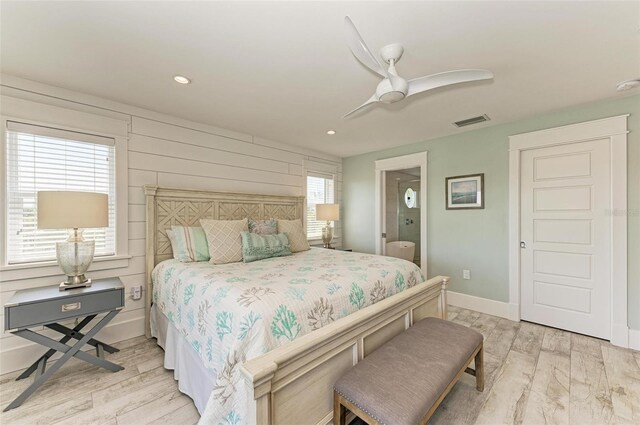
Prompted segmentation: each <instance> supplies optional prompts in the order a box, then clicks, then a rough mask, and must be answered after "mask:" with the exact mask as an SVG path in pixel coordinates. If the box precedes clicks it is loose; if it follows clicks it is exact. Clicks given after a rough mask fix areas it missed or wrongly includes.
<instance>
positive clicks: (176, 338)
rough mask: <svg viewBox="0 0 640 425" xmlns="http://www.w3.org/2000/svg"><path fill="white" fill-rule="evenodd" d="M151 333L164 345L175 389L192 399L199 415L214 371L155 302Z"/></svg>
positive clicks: (152, 312)
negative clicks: (159, 309) (175, 383)
mask: <svg viewBox="0 0 640 425" xmlns="http://www.w3.org/2000/svg"><path fill="white" fill-rule="evenodd" d="M150 319H151V320H150V321H151V336H153V337H155V338H157V340H158V345H159V346H160V347H162V348H163V349H164V367H165V368H166V369H171V370H173V377H174V378H175V379H176V380H177V381H178V389H180V391H181V392H183V393H184V394H186V395H188V396H189V397H191V398H192V399H193V402H194V403H195V405H196V409H198V413H200V415H202V413H203V412H204V409H205V407H206V406H207V402H208V401H209V396H210V395H211V391H212V390H213V385H214V376H213V372H212V371H210V370H209V369H207V368H205V367H204V365H203V364H202V360H201V359H200V357H199V356H198V354H197V353H196V352H195V351H194V349H193V348H192V347H191V345H190V344H189V343H188V342H187V341H186V339H185V337H184V335H182V334H181V333H180V332H178V331H177V330H176V328H175V327H174V326H173V325H172V324H171V322H170V321H169V320H168V319H167V317H166V316H165V315H164V314H162V313H161V312H160V311H158V309H157V308H156V306H155V305H153V306H152V307H151V317H150Z"/></svg>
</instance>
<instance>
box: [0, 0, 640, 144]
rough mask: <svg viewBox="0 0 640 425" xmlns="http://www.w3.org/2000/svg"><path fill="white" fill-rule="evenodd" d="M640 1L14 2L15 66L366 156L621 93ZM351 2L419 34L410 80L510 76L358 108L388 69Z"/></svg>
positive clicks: (5, 9)
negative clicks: (379, 68)
mask: <svg viewBox="0 0 640 425" xmlns="http://www.w3.org/2000/svg"><path fill="white" fill-rule="evenodd" d="M639 5H640V3H639V2H637V1H632V2H455V3H454V2H353V3H351V2H313V3H311V2H298V3H291V2H279V3H275V2H259V3H248V2H215V3H214V2H156V3H153V2H44V3H38V2H7V1H3V2H2V3H1V6H0V7H1V10H0V13H1V22H0V23H1V33H0V35H1V37H0V39H1V41H0V48H1V50H0V54H1V64H0V69H1V71H2V72H3V73H7V74H11V75H15V76H19V77H23V78H28V79H32V80H36V81H40V82H43V83H48V84H51V85H55V86H60V87H64V88H68V89H72V90H77V91H80V92H84V93H88V94H93V95H96V96H101V97H104V98H108V99H112V100H116V101H120V102H124V103H128V104H131V105H136V106H141V107H144V108H148V109H151V110H155V111H158V112H164V113H167V114H171V115H175V116H178V117H182V118H187V119H190V120H193V121H198V122H202V123H207V124H211V125H215V126H218V127H223V128H228V129H231V130H237V131H241V132H245V133H249V134H253V135H256V136H261V137H264V138H267V139H272V140H276V141H281V142H285V143H289V144H295V145H300V146H305V147H309V148H313V149H316V150H321V151H324V152H327V153H332V154H335V155H339V156H350V155H354V154H359V153H363V152H368V151H374V150H378V149H382V148H388V147H392V146H399V145H403V144H407V143H413V142H418V141H421V140H425V139H429V138H433V137H437V136H442V135H447V134H453V133H456V132H461V131H462V130H459V129H456V128H455V127H453V125H452V124H451V123H452V122H453V121H457V120H460V119H465V118H469V117H473V116H476V115H480V114H488V115H489V116H490V117H491V119H492V121H491V122H490V123H488V124H481V125H485V126H486V125H493V124H497V123H504V122H508V121H513V120H516V119H520V118H524V117H527V116H532V115H536V114H539V113H543V112H547V111H552V110H555V109H558V108H562V107H566V106H570V105H575V104H580V103H585V102H590V101H593V100H597V99H602V98H607V97H613V96H620V94H617V93H616V92H615V85H616V83H618V82H619V81H622V80H626V79H630V78H637V77H640V33H639V29H640V24H639V22H638V18H639V16H640V7H639ZM345 15H349V16H351V18H352V19H353V20H354V22H355V23H356V25H357V26H358V28H359V29H360V32H361V33H362V34H363V36H364V38H365V40H366V41H367V43H368V44H369V46H370V47H371V48H372V49H373V50H377V49H378V48H380V47H381V46H383V45H385V44H389V43H392V42H398V43H401V44H403V45H404V47H405V53H404V56H403V57H402V60H401V61H400V62H399V64H398V67H397V68H398V71H399V73H400V75H402V76H404V77H405V78H407V79H410V78H415V77H420V76H423V75H427V74H432V73H436V72H441V71H446V70H451V69H460V68H486V69H489V70H491V71H493V72H494V74H495V80H494V81H493V82H483V83H471V84H467V85H465V86H458V87H451V88H447V89H440V90H437V91H435V92H433V93H431V94H423V95H418V96H414V97H411V98H410V99H408V100H407V101H406V102H400V103H397V104H394V105H385V106H381V107H374V108H372V109H370V110H367V111H365V112H364V113H360V114H358V115H356V116H354V117H353V118H350V119H347V120H343V119H342V115H343V114H345V113H346V112H348V111H350V110H351V109H353V108H354V107H356V106H357V105H360V104H361V103H362V102H364V101H365V100H366V99H368V98H369V97H370V95H371V94H372V93H373V91H374V89H375V86H376V84H377V83H378V81H379V80H378V77H377V76H376V75H375V74H373V73H372V72H370V71H368V70H367V69H365V68H364V67H363V66H362V65H361V64H360V63H359V62H358V61H357V60H356V59H355V58H354V57H353V56H352V55H351V53H350V52H349V50H348V47H347V44H346V42H345V37H344V30H343V18H344V16H345ZM178 73H179V74H184V75H186V76H188V77H190V78H191V79H192V80H193V84H191V85H189V86H180V85H178V84H176V83H174V82H173V80H172V78H171V77H172V76H173V75H174V74H178ZM478 127H479V126H477V127H471V128H478ZM329 129H335V130H336V131H337V134H336V135H335V136H327V135H326V131H327V130H329Z"/></svg>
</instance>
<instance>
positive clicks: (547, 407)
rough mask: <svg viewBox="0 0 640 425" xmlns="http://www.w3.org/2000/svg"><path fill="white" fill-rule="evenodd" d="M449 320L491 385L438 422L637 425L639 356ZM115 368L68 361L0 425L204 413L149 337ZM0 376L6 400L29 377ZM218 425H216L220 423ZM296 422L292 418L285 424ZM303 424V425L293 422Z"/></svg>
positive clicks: (465, 383)
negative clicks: (471, 332)
mask: <svg viewBox="0 0 640 425" xmlns="http://www.w3.org/2000/svg"><path fill="white" fill-rule="evenodd" d="M449 318H450V319H451V320H453V321H454V322H457V323H461V324H463V325H466V326H470V327H471V328H474V329H476V330H478V331H479V332H481V333H482V334H483V335H484V337H485V343H484V346H485V370H486V372H485V373H486V376H485V391H484V392H483V393H479V392H477V391H476V390H475V381H474V378H473V377H471V376H469V375H466V374H465V375H464V376H463V377H462V379H461V380H460V382H459V383H458V384H457V385H456V386H455V387H454V389H453V390H452V391H451V393H450V394H449V395H448V396H447V398H446V399H445V401H444V402H443V404H442V405H441V406H440V408H439V409H438V411H437V412H436V414H435V416H434V417H433V419H432V421H431V423H432V424H453V425H460V424H469V425H471V424H492V425H494V424H533V425H538V424H576V425H586V424H594V425H601V424H640V352H638V351H632V350H626V349H620V348H617V347H614V346H612V345H611V344H609V343H608V342H606V341H601V340H598V339H594V338H589V337H586V336H582V335H577V334H573V333H570V332H565V331H560V330H556V329H552V328H547V327H544V326H539V325H534V324H531V323H527V322H520V323H516V322H511V321H509V320H506V319H500V318H498V317H494V316H489V315H486V314H481V313H477V312H474V311H470V310H463V309H459V308H455V307H451V310H450V316H449ZM117 346H118V347H119V348H120V349H121V351H120V352H119V353H116V354H110V355H108V358H109V359H111V360H113V361H115V362H117V363H119V364H122V365H123V366H124V367H125V370H123V371H120V372H118V373H109V372H106V371H102V370H99V369H98V368H96V367H94V366H90V365H87V364H86V363H83V362H80V361H78V360H75V359H73V360H71V361H70V362H69V363H68V364H67V365H65V366H64V367H63V368H62V369H61V371H58V372H57V373H56V375H54V377H53V379H51V380H49V381H48V382H46V383H45V385H44V386H43V387H42V388H41V389H40V390H39V391H38V392H36V393H35V394H34V395H33V396H31V398H30V399H29V400H27V401H26V402H25V403H24V404H23V405H22V406H21V407H19V408H17V409H14V410H12V411H9V412H7V413H1V414H0V423H2V424H47V425H48V424H110V425H113V424H119V425H122V424H147V423H158V424H163V423H166V424H192V423H195V422H197V420H198V418H199V417H198V413H197V411H196V409H195V407H194V406H193V402H192V401H191V399H190V398H189V397H187V396H185V395H183V394H181V393H180V392H179V391H178V387H177V384H176V382H175V381H174V380H173V373H172V372H171V371H167V370H165V369H164V368H163V367H162V360H163V352H162V350H161V349H160V348H159V347H158V346H157V345H155V343H154V342H153V340H152V341H148V340H146V339H145V338H144V337H139V338H134V339H131V340H128V341H124V342H122V343H119V344H117ZM17 375H18V373H17V372H16V373H11V374H7V375H3V376H1V377H0V406H2V407H4V406H6V405H7V404H8V403H9V402H10V401H11V400H12V399H13V398H14V397H15V396H17V395H18V394H19V393H20V391H22V389H24V388H25V387H26V386H27V385H29V383H30V382H31V380H30V379H27V380H23V381H17V382H16V381H14V380H13V379H15V377H16V376H17ZM214 425H217V424H214ZM286 425H289V424H286ZM296 425H298V424H296Z"/></svg>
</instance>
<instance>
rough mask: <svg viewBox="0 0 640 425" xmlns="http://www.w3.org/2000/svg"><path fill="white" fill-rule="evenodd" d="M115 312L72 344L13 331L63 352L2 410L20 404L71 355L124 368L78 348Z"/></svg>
mask: <svg viewBox="0 0 640 425" xmlns="http://www.w3.org/2000/svg"><path fill="white" fill-rule="evenodd" d="M116 314H118V310H113V311H111V312H109V313H108V314H107V315H106V316H104V317H103V318H102V319H101V320H100V321H99V322H98V323H96V325H95V326H94V327H93V328H91V330H90V331H89V332H87V333H86V334H85V335H84V336H82V337H81V338H80V340H78V342H76V343H75V344H74V345H73V346H69V345H66V344H63V343H62V342H60V341H56V340H55V339H51V338H49V337H46V336H43V335H40V334H37V333H35V332H33V331H30V330H28V329H22V330H19V331H16V332H14V334H15V335H18V336H21V337H23V338H26V339H28V340H30V341H33V342H36V343H38V344H41V345H44V346H46V347H49V348H51V349H53V350H55V351H61V352H63V353H64V354H63V355H62V357H60V358H59V359H58V361H56V362H55V363H54V364H53V365H52V366H51V367H50V368H49V369H47V370H46V371H44V373H42V374H38V376H36V378H35V379H34V381H33V383H31V385H29V387H27V389H26V390H24V391H23V392H22V394H20V395H19V396H18V397H17V398H16V399H15V400H13V401H12V402H11V404H9V406H7V407H6V408H5V409H4V411H5V412H6V411H7V410H11V409H14V408H16V407H18V406H20V405H21V404H22V403H23V402H24V401H25V400H26V399H27V398H29V396H30V395H31V394H33V393H34V392H35V391H36V390H37V389H38V387H40V385H42V384H43V383H44V382H45V381H46V380H47V379H49V377H50V376H51V375H53V374H54V373H55V372H56V371H57V370H58V369H60V368H61V367H62V365H63V364H65V363H66V362H67V361H68V360H69V359H70V358H71V357H74V356H75V357H77V358H79V359H81V360H84V361H86V362H89V363H92V364H94V365H96V366H100V367H103V368H105V369H108V370H110V371H112V372H117V371H119V370H122V369H124V368H123V367H122V366H119V365H117V364H115V363H112V362H109V361H107V360H104V359H102V358H99V357H95V356H93V355H91V354H88V353H85V352H84V351H80V348H82V346H84V345H85V344H87V343H88V342H89V340H91V339H92V338H93V336H94V335H95V334H97V333H98V332H99V331H100V330H101V329H102V328H103V327H104V326H105V325H106V324H107V323H109V322H110V321H111V319H113V317H114V316H115V315H116ZM94 317H95V316H94ZM85 320H86V319H85ZM83 322H84V320H83ZM78 326H79V325H78ZM63 339H64V338H63ZM69 339H71V338H69ZM65 342H66V341H65ZM43 357H44V356H43ZM40 360H43V358H40ZM40 360H38V362H36V363H34V364H35V365H36V368H37V367H38V364H39V363H40Z"/></svg>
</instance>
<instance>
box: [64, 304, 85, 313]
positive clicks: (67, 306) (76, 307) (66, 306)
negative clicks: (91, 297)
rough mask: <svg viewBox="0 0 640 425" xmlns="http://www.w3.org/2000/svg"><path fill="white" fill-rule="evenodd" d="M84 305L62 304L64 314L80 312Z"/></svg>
mask: <svg viewBox="0 0 640 425" xmlns="http://www.w3.org/2000/svg"><path fill="white" fill-rule="evenodd" d="M81 305H82V304H80V302H77V303H69V304H62V312H65V311H73V310H80V306H81Z"/></svg>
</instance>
